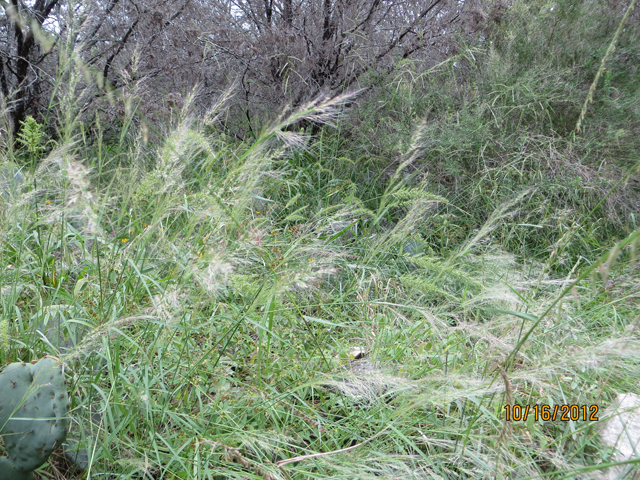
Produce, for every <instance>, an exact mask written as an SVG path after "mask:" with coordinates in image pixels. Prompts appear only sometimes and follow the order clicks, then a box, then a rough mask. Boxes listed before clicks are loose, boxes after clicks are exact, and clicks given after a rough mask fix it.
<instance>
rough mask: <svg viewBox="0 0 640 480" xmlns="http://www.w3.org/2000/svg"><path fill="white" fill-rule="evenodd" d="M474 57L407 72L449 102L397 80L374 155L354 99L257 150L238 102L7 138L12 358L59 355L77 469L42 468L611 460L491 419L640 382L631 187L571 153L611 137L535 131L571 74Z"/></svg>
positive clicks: (609, 393) (523, 469)
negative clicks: (224, 117) (164, 117)
mask: <svg viewBox="0 0 640 480" xmlns="http://www.w3.org/2000/svg"><path fill="white" fill-rule="evenodd" d="M519 8H520V7H519ZM516 13H517V12H516ZM515 43H517V42H515V41H514V44H515ZM550 44H552V45H555V44H553V42H550ZM513 48H515V47H513ZM554 48H556V47H555V46H554ZM629 48H631V47H629ZM508 51H509V52H511V53H512V54H513V50H508ZM466 55H467V58H466V59H462V58H458V59H457V60H456V61H458V62H463V61H464V62H465V65H466V67H465V68H470V69H473V68H478V69H479V72H478V73H477V75H478V76H477V77H474V76H473V75H471V74H468V75H469V78H476V79H479V78H483V79H485V82H486V83H485V84H482V85H479V84H478V83H476V85H473V82H472V81H471V80H470V81H468V82H467V83H465V84H464V85H462V86H460V85H459V84H458V80H457V79H456V78H457V77H455V75H458V74H459V73H457V72H456V70H455V69H456V68H458V67H455V66H454V65H453V61H452V62H449V63H448V64H446V65H442V66H441V68H442V69H443V70H442V71H440V73H439V74H438V75H434V79H433V80H427V77H426V76H425V77H419V78H417V80H416V79H414V81H416V82H421V81H425V82H426V81H434V82H443V84H442V85H443V88H444V91H445V92H448V95H447V96H444V95H442V96H439V97H436V96H430V95H427V96H426V97H419V99H420V101H422V102H424V105H425V106H423V107H420V108H421V110H420V112H418V111H417V110H413V109H412V108H413V107H412V108H408V109H405V108H404V107H406V105H405V104H404V103H403V101H404V100H406V99H407V98H411V97H410V96H411V95H413V92H415V91H416V89H417V85H419V83H412V82H409V81H408V80H407V79H402V80H401V79H400V78H399V79H398V81H397V82H396V83H395V84H392V85H390V86H387V87H388V88H389V89H392V88H395V89H396V93H393V94H391V96H390V100H393V101H397V102H399V105H400V106H401V107H402V108H399V109H398V110H394V108H392V107H393V105H390V106H387V107H385V108H386V109H385V110H384V112H385V113H388V114H389V120H388V122H389V123H390V124H392V125H394V126H395V127H397V131H396V132H395V133H394V135H395V136H394V137H392V138H391V139H389V138H388V137H387V138H385V137H383V136H379V137H377V141H378V142H379V143H378V144H377V145H374V144H373V143H375V142H371V143H369V144H367V143H365V142H359V141H358V139H359V138H362V137H359V135H364V134H367V135H368V134H370V133H371V132H372V131H373V128H374V126H373V124H372V123H366V121H365V120H363V119H362V118H363V117H362V116H363V115H366V114H367V112H368V110H367V109H368V108H370V106H368V105H367V104H366V103H365V100H359V101H361V103H362V109H361V110H358V111H357V112H355V114H354V113H348V112H346V111H345V109H344V103H345V102H347V101H349V102H353V101H354V97H349V96H343V97H338V98H336V99H333V100H327V101H318V102H314V103H312V104H309V105H306V106H304V107H302V108H301V109H299V110H296V111H293V112H285V113H284V114H283V115H282V116H280V117H279V118H276V119H274V121H273V123H272V124H271V125H269V126H267V127H265V128H264V130H263V131H262V132H261V133H260V134H258V135H257V139H256V140H255V141H252V142H247V143H238V142H235V141H232V140H231V139H230V138H229V137H227V136H226V135H224V134H223V133H220V130H219V129H217V128H216V123H215V121H216V117H217V116H218V115H219V114H221V113H222V112H223V111H224V102H223V101H221V102H220V103H219V104H216V105H214V106H213V107H212V109H211V110H210V111H209V112H208V113H207V115H205V116H202V115H200V116H199V115H196V114H193V113H192V112H191V110H190V103H189V99H187V101H186V105H185V107H184V109H183V110H182V111H180V112H178V111H175V112H173V114H172V115H173V117H172V118H171V122H169V124H168V125H167V126H166V127H162V128H157V129H156V130H155V131H154V130H150V127H151V126H150V125H147V126H146V127H145V126H144V125H143V123H142V122H139V121H138V120H136V118H138V117H135V115H134V114H133V113H132V112H129V113H128V115H129V114H130V116H127V117H126V118H125V121H124V122H122V123H121V124H120V126H119V130H116V129H115V128H114V127H113V125H112V124H109V125H106V124H103V123H100V121H98V122H97V123H96V122H94V123H92V124H91V127H92V128H93V133H91V132H89V130H85V127H84V126H82V127H81V125H84V124H83V123H81V122H78V117H77V116H74V115H72V114H71V113H69V112H77V111H78V108H76V107H77V105H73V104H69V105H68V106H67V107H66V108H65V110H64V111H65V112H67V114H65V115H67V116H66V117H65V118H66V119H67V120H64V119H63V120H61V122H62V123H64V124H65V125H66V126H65V127H64V128H63V129H62V131H63V132H66V133H64V135H63V134H61V135H59V136H58V137H56V141H57V143H56V144H55V145H54V144H50V145H49V146H48V147H47V151H46V152H45V153H43V154H38V155H40V156H38V157H37V158H27V155H28V154H27V153H23V152H22V151H14V150H12V149H10V148H5V150H3V152H2V159H1V164H2V166H1V167H0V168H1V170H2V172H3V173H2V175H3V177H2V178H0V181H1V182H2V185H3V192H4V193H3V195H2V196H1V197H0V212H1V213H0V232H1V234H2V250H1V251H0V287H1V290H0V302H1V303H0V304H1V307H2V309H1V313H0V342H1V343H2V349H1V351H0V356H1V358H0V360H2V361H5V362H7V361H18V360H25V361H27V360H31V359H33V358H38V357H39V356H41V355H44V354H55V355H58V356H60V357H61V358H62V359H63V360H64V361H65V362H66V363H67V364H68V365H69V367H70V372H71V373H70V380H71V382H70V390H71V397H72V398H73V404H72V417H73V427H72V432H71V439H70V440H69V442H68V444H69V445H68V448H67V452H68V453H69V452H72V451H73V447H74V446H76V444H77V445H78V446H79V448H80V455H79V456H78V459H77V460H76V463H80V464H82V466H83V467H84V469H83V470H75V471H74V469H73V465H72V463H71V462H70V461H69V459H68V458H66V457H65V456H63V455H62V454H58V455H57V456H55V457H54V458H52V459H51V461H50V462H49V464H48V465H46V466H45V467H44V468H43V469H42V471H41V478H57V479H71V478H122V479H143V478H145V479H151V478H158V479H159V478H164V479H214V478H215V479H222V478H238V479H241V478H242V479H245V478H262V479H293V478H300V479H302V478H305V479H308V478H318V479H320V478H345V479H354V478H362V479H365V478H380V477H382V478H393V477H395V478H434V479H464V478H499V479H513V478H547V477H549V478H558V479H559V478H591V477H590V476H589V475H595V474H596V473H597V472H599V471H600V470H602V469H604V468H605V467H606V466H607V465H608V464H609V463H611V460H612V459H613V457H612V452H611V451H610V450H609V449H607V448H605V447H604V446H603V445H602V444H601V442H600V440H599V437H598V435H597V427H598V422H585V421H568V422H561V421H555V422H552V421H542V420H537V421H536V420H534V419H533V417H530V418H529V420H528V421H526V422H511V423H509V422H506V421H505V410H504V406H505V405H512V404H519V405H534V404H539V405H543V404H546V405H558V404H578V405H597V406H598V407H599V408H600V409H601V410H600V412H602V410H603V409H604V408H605V407H606V406H607V405H608V404H609V403H610V402H611V400H612V398H614V397H615V395H617V393H618V392H629V391H636V392H637V388H638V387H637V385H638V381H639V380H640V371H639V370H638V365H639V364H640V358H639V357H640V348H639V347H640V345H639V340H640V337H639V336H638V320H637V318H638V308H637V305H636V303H637V302H636V299H637V295H638V285H639V283H638V277H637V264H636V251H637V243H638V236H639V235H640V231H639V230H638V229H637V227H636V226H635V225H632V224H629V222H628V220H629V213H630V212H633V211H635V210H634V209H635V207H634V205H628V206H627V207H628V209H625V208H627V207H625V208H623V207H622V206H621V203H623V202H624V199H625V198H631V196H632V192H633V188H634V187H633V185H632V184H631V181H630V182H629V183H627V184H626V185H625V184H624V182H622V183H621V184H620V185H618V187H616V189H612V187H613V186H615V183H616V182H619V181H620V179H621V178H622V179H633V176H632V174H631V173H630V174H629V175H627V177H624V175H623V174H619V175H613V174H611V171H610V170H608V169H606V168H602V169H597V168H595V167H594V162H595V160H594V159H591V158H590V159H588V160H589V161H586V160H585V158H584V157H583V155H584V154H585V152H586V151H588V150H589V148H593V149H594V150H597V153H598V155H603V152H604V151H605V150H607V149H609V148H611V149H614V148H618V147H617V146H611V145H609V144H608V143H607V141H605V140H602V141H601V143H600V144H599V145H600V146H598V147H597V148H596V147H595V146H593V143H590V142H594V139H593V137H592V138H585V139H584V140H575V141H570V140H569V139H568V138H566V137H564V136H563V135H562V134H561V133H559V131H558V129H557V128H556V127H555V126H552V125H550V124H549V123H547V122H548V119H549V111H550V109H551V108H559V107H558V106H557V105H556V104H555V103H554V102H562V101H563V100H562V99H563V98H564V97H563V95H564V93H563V92H568V91H569V90H570V85H571V82H572V81H573V80H572V78H573V77H571V76H570V75H569V76H567V77H566V78H564V79H563V80H561V81H560V82H558V81H553V80H552V74H553V72H552V71H551V70H549V71H545V70H544V68H540V69H539V70H535V69H534V70H535V71H534V72H533V73H532V74H531V76H529V77H527V78H521V79H517V80H518V82H516V83H515V84H514V83H513V82H511V83H510V84H507V83H506V82H505V83H499V82H498V81H497V80H496V77H497V76H499V75H511V73H509V72H512V69H511V65H512V63H510V62H513V61H514V60H513V58H506V54H505V51H502V52H500V51H499V50H498V49H496V50H492V49H488V50H486V51H479V50H472V49H470V50H469V51H467V52H466ZM473 59H480V60H482V61H483V62H485V61H486V62H488V63H482V62H480V63H478V64H474V63H473ZM493 66H496V67H500V68H495V69H493ZM69 68H71V67H69ZM74 71H75V70H73V69H71V70H69V72H70V73H69V74H70V75H71V74H77V75H80V73H81V69H79V68H78V69H77V71H75V73H74ZM492 71H493V72H494V73H491V72H492ZM484 75H487V76H488V77H487V78H485V77H484ZM491 75H494V76H493V77H492V76H491ZM512 80H513V79H512ZM445 87H446V88H445ZM474 89H478V92H479V91H480V89H484V94H483V95H485V97H482V96H481V95H480V94H479V93H477V95H476V93H474ZM460 92H462V93H460ZM554 92H555V93H554ZM130 94H131V95H132V97H131V98H129V99H128V100H127V99H124V100H126V101H129V102H130V105H134V104H135V97H134V96H133V95H134V93H131V92H130ZM458 94H460V95H462V96H459V95H458ZM486 95H488V97H487V96H486ZM480 98H483V99H482V100H480ZM541 98H545V99H546V101H548V103H544V102H542V103H540V99H541ZM223 100H225V101H226V99H223ZM462 100H464V101H463V102H462V103H459V102H461V101H462ZM67 101H68V102H72V100H71V99H68V100H67ZM231 101H232V99H231ZM436 102H440V103H441V104H438V105H436ZM514 102H515V103H514ZM125 103H126V102H125ZM574 103H575V102H574ZM552 104H553V105H552ZM572 105H574V104H573V103H572ZM574 106H575V105H574ZM448 107H451V109H449V108H448ZM429 108H431V110H429ZM571 108H573V107H571ZM442 109H446V112H447V113H446V114H445V113H443V112H444V110H442ZM606 111H607V112H609V110H606ZM429 112H431V113H429ZM346 115H351V116H350V117H346ZM394 115H397V117H398V120H397V121H396V120H394V119H393V118H391V117H393V116H394ZM568 116H569V117H571V115H568ZM418 117H425V118H426V120H425V121H423V122H420V121H418V120H417V118H418ZM552 118H556V117H552ZM556 119H557V118H556ZM301 120H306V121H309V122H316V123H324V124H328V125H332V129H329V128H327V129H325V130H323V131H322V132H321V133H320V134H319V135H318V136H316V137H311V136H309V135H307V134H305V133H304V132H298V131H296V125H298V124H299V122H300V121H301ZM591 121H595V120H594V119H593V120H591ZM65 122H66V123H65ZM349 122H350V123H351V124H355V125H358V126H359V127H362V130H361V131H354V130H353V129H351V128H347V125H348V123H349ZM568 123H570V122H568ZM554 125H555V123H554ZM574 125H575V123H574ZM395 127H394V128H395ZM527 129H530V130H529V131H526V130H527ZM83 132H84V135H83ZM487 139H490V140H492V141H486V140H487ZM625 139H626V137H625ZM494 140H495V142H494ZM387 141H389V142H393V145H392V146H389V145H385V144H384V142H387ZM624 141H628V142H632V139H626V140H624ZM581 142H583V143H581ZM627 147H628V144H627V146H625V147H624V148H625V149H626V148H627ZM607 151H608V150H607ZM625 151H627V152H628V151H629V150H625ZM376 155H385V156H386V155H388V158H387V161H386V163H384V164H383V163H381V162H380V161H379V159H376V158H375V157H376ZM623 164H624V162H620V163H619V164H616V168H620V169H621V168H622V166H624V167H626V168H625V171H626V172H632V170H630V169H629V167H630V165H623ZM17 165H24V166H23V167H20V168H18V167H17ZM18 170H19V171H20V176H21V177H22V180H21V181H19V180H16V178H18V177H17V175H16V172H17V171H18ZM555 174H557V175H559V177H557V178H556V177H554V175H555ZM571 175H582V176H581V177H580V178H581V179H582V180H581V181H577V182H576V184H575V185H574V184H572V183H571V182H569V181H568V180H567V178H569V177H571ZM587 181H588V182H587ZM585 182H586V183H585ZM9 184H11V185H13V187H12V188H9V187H8V185H9ZM618 188H619V189H618ZM570 192H575V196H574V197H571V195H570ZM620 192H623V193H620ZM552 194H553V195H552ZM609 199H611V202H613V203H612V204H608V202H609ZM603 201H604V203H603ZM605 207H606V208H605ZM614 214H618V215H620V218H618V219H616V218H615V217H614V216H613V215H614ZM589 215H591V216H589ZM616 222H617V223H616ZM612 225H616V226H615V230H611V228H612ZM605 228H606V229H609V230H605ZM625 229H626V230H625ZM612 232H614V233H615V234H612ZM607 237H612V238H610V239H609V238H607ZM613 237H617V238H613ZM363 352H364V354H363ZM363 355H364V358H361V356H363ZM634 462H635V463H631V464H630V465H628V466H627V468H628V469H629V470H632V469H637V467H638V462H637V460H636V461H634Z"/></svg>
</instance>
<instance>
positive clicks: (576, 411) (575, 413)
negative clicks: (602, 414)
mask: <svg viewBox="0 0 640 480" xmlns="http://www.w3.org/2000/svg"><path fill="white" fill-rule="evenodd" d="M503 408H504V410H505V411H506V414H507V416H506V420H507V422H521V421H522V422H526V421H527V419H528V418H529V417H530V416H531V417H533V419H534V420H535V421H538V420H542V421H543V422H548V421H552V422H555V421H556V420H559V421H561V422H569V421H573V422H577V421H578V420H582V421H584V422H597V421H598V405H575V404H574V405H553V406H551V405H505V406H504V407H503Z"/></svg>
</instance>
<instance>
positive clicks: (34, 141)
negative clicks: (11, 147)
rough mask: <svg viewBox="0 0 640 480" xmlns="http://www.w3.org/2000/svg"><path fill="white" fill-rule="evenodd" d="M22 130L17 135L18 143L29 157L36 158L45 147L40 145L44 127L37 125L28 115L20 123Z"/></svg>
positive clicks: (43, 135)
mask: <svg viewBox="0 0 640 480" xmlns="http://www.w3.org/2000/svg"><path fill="white" fill-rule="evenodd" d="M21 126H22V128H21V129H20V132H19V133H18V143H20V144H22V146H23V147H24V148H25V149H26V150H27V152H29V154H30V155H31V156H33V157H34V158H37V157H38V156H39V155H40V154H41V153H42V152H44V150H45V147H44V145H42V140H43V139H44V137H45V132H44V125H41V124H39V123H38V122H37V121H36V120H35V119H34V118H33V117H32V116H31V115H29V116H28V117H27V118H26V119H25V120H24V121H23V122H21Z"/></svg>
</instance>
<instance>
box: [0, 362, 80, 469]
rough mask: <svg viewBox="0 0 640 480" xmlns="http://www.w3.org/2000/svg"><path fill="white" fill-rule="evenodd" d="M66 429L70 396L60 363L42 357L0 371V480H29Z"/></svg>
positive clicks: (57, 445) (56, 446) (64, 435)
mask: <svg viewBox="0 0 640 480" xmlns="http://www.w3.org/2000/svg"><path fill="white" fill-rule="evenodd" d="M68 430H69V395H68V393H67V389H66V387H65V382H64V373H63V372H62V364H61V362H60V361H59V360H58V359H57V358H55V357H45V358H43V359H42V360H40V361H39V362H38V363H36V364H31V363H12V364H10V365H7V367H6V368H5V369H4V370H3V371H2V372H0V435H2V437H3V440H4V447H5V450H6V452H7V456H6V457H0V479H2V480H32V479H33V478H34V477H33V470H35V469H37V468H38V467H40V466H41V465H42V464H44V463H45V462H46V461H47V458H49V455H51V452H53V451H54V450H55V449H56V448H58V447H59V446H60V444H61V443H62V442H64V440H65V438H66V437H67V432H68Z"/></svg>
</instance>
